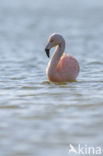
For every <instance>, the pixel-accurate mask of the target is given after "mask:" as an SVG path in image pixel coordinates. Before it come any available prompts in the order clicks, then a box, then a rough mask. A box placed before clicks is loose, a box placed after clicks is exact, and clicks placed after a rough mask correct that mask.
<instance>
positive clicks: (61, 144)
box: [0, 0, 103, 156]
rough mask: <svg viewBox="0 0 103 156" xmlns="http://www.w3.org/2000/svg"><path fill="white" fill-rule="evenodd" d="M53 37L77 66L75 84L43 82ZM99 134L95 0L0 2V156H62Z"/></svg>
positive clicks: (102, 80) (99, 24) (98, 13)
mask: <svg viewBox="0 0 103 156" xmlns="http://www.w3.org/2000/svg"><path fill="white" fill-rule="evenodd" d="M53 32H59V33H61V34H63V35H64V38H65V39H66V43H67V46H66V53H70V54H71V55H73V56H75V57H76V58H77V59H78V61H79V63H80V67H81V72H80V75H79V77H78V79H77V81H76V82H72V83H67V84H54V83H50V82H49V81H48V80H47V78H46V74H45V69H46V66H47V63H48V61H49V59H48V58H47V56H46V54H45V52H44V49H45V45H46V42H47V39H48V36H49V35H50V34H51V33H53ZM51 55H52V53H51ZM102 133H103V2H102V0H98V1H96V0H91V1H89V0H84V1H82V0H77V1H75V0H73V1H71V0H68V1H67V0H64V1H59V0H57V1H54V0H52V1H49V0H35V1H33V0H29V1H27V0H22V1H20V0H8V1H6V0H4V1H1V0H0V156H34V155H35V156H46V155H49V156H63V155H65V156H68V155H69V153H68V150H69V144H73V145H75V146H77V145H78V144H84V145H85V144H87V145H88V146H89V145H92V146H93V145H95V146H96V145H98V146H101V145H102V143H103V135H102Z"/></svg>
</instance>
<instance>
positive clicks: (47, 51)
mask: <svg viewBox="0 0 103 156" xmlns="http://www.w3.org/2000/svg"><path fill="white" fill-rule="evenodd" d="M45 52H46V54H47V56H48V57H49V49H47V48H45Z"/></svg>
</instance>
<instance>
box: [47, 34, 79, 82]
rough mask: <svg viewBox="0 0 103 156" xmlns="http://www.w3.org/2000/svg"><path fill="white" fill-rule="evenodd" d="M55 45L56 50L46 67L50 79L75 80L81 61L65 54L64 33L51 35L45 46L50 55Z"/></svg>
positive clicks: (57, 80)
mask: <svg viewBox="0 0 103 156" xmlns="http://www.w3.org/2000/svg"><path fill="white" fill-rule="evenodd" d="M53 47H56V50H55V52H54V53H53V56H52V58H51V60H50V61H49V63H48V66H47V68H46V74H47V77H48V80H50V81H52V82H56V83H60V82H69V81H75V80H76V78H77V76H78V74H79V71H80V67H79V63H78V61H77V59H76V58H74V57H73V56H71V55H69V54H64V50H65V40H64V38H63V36H62V35H60V34H57V33H54V34H52V35H51V36H50V37H49V39H48V43H47V45H46V47H45V52H46V54H47V56H48V57H49V55H50V49H51V48H53Z"/></svg>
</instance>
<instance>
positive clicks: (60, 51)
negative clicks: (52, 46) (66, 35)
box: [48, 41, 65, 74]
mask: <svg viewBox="0 0 103 156" xmlns="http://www.w3.org/2000/svg"><path fill="white" fill-rule="evenodd" d="M64 50H65V41H63V42H62V43H61V44H60V45H58V46H57V47H56V50H55V52H54V54H53V56H52V58H51V60H50V62H49V69H48V72H49V73H52V74H53V73H55V72H56V68H57V64H58V62H59V60H60V58H61V56H62V55H63V53H64Z"/></svg>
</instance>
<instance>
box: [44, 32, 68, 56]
mask: <svg viewBox="0 0 103 156" xmlns="http://www.w3.org/2000/svg"><path fill="white" fill-rule="evenodd" d="M62 43H65V41H64V38H63V37H62V35H60V34H57V33H54V34H52V35H51V36H50V37H49V39H48V43H47V45H46V48H45V52H46V54H47V56H48V57H49V54H50V49H51V48H53V47H56V46H61V44H62Z"/></svg>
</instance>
